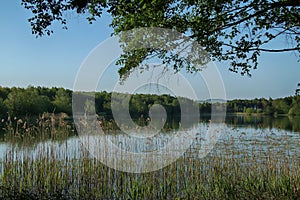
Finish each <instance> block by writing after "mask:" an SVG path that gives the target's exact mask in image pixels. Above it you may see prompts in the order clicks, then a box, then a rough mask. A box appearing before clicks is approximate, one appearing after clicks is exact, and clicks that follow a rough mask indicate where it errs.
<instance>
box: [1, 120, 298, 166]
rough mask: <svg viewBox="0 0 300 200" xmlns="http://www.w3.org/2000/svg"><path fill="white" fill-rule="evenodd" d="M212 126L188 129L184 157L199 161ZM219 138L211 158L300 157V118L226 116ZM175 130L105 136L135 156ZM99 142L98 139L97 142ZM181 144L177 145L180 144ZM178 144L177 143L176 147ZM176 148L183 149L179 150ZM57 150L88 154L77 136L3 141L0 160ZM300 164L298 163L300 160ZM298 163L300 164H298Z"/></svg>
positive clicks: (206, 123)
mask: <svg viewBox="0 0 300 200" xmlns="http://www.w3.org/2000/svg"><path fill="white" fill-rule="evenodd" d="M209 126H212V125H211V124H210V122H209V117H206V118H203V119H202V121H201V122H199V124H196V125H192V126H191V127H190V128H187V129H185V131H186V132H189V131H194V132H196V136H195V139H194V140H193V142H192V144H191V145H190V146H189V147H188V149H187V151H186V152H185V153H184V154H183V156H184V157H187V158H192V159H198V158H199V151H201V150H203V144H205V143H206V142H207V141H206V140H207V138H206V134H207V130H208V128H209ZM218 126H219V128H218V131H216V132H217V134H218V135H219V136H220V137H219V138H218V140H217V143H216V144H214V145H213V148H212V149H208V151H209V152H208V153H209V154H208V155H209V156H226V155H234V156H236V157H240V156H245V155H247V156H250V157H251V156H257V155H260V156H263V155H264V154H266V155H270V152H271V154H273V155H278V156H279V157H280V156H285V155H294V156H293V157H296V158H297V157H299V156H297V155H300V118H299V117H277V118H274V117H254V116H227V117H226V122H225V123H224V124H219V125H218ZM175 132H176V129H172V128H170V129H169V130H168V131H163V132H160V133H159V134H157V135H156V136H155V137H154V138H152V139H151V140H150V139H149V138H132V137H128V136H127V135H125V134H122V133H119V132H117V133H115V134H111V135H108V136H106V137H107V138H109V139H110V140H111V141H112V142H113V143H114V144H115V145H117V146H118V147H119V148H122V149H124V150H128V151H133V152H148V151H155V150H158V149H160V148H162V147H163V146H164V145H165V144H166V143H167V142H169V140H171V139H172V137H173V136H174V133H175ZM98 139H99V138H98ZM177 142H178V141H177ZM177 144H178V143H177ZM177 148H180V146H179V147H177ZM51 149H52V150H53V149H54V150H55V155H52V156H54V157H56V158H58V159H65V158H66V156H67V157H68V158H76V156H77V155H80V152H81V151H85V148H84V147H83V145H82V142H81V140H80V138H79V137H78V136H72V137H68V138H67V139H60V140H49V139H48V140H39V141H35V140H34V139H32V140H31V142H29V143H28V142H24V143H23V142H22V141H19V142H14V141H12V140H5V139H2V141H1V143H0V160H1V161H3V160H4V159H5V156H6V155H8V154H10V153H11V152H14V151H17V152H18V153H17V154H16V155H14V156H15V158H16V159H22V157H24V155H26V156H28V157H31V158H35V157H37V156H39V154H40V152H47V151H49V152H50V151H51ZM298 161H299V160H298ZM298 161H297V162H298Z"/></svg>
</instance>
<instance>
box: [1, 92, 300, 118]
mask: <svg viewBox="0 0 300 200" xmlns="http://www.w3.org/2000/svg"><path fill="white" fill-rule="evenodd" d="M72 94H73V93H72V91H71V90H68V89H64V88H56V87H53V88H45V87H28V88H26V89H24V88H16V87H13V88H7V87H0V116H1V117H5V116H7V115H10V116H26V115H27V116H35V115H39V114H42V113H44V112H50V113H53V112H54V113H61V112H63V113H66V114H68V115H71V114H72ZM92 95H93V96H95V109H96V113H97V114H105V115H108V116H110V115H112V111H111V98H112V93H108V92H105V91H104V92H96V93H93V94H92ZM123 95H124V98H122V94H119V95H118V97H119V99H118V101H119V102H118V103H116V104H114V106H115V109H116V110H122V109H126V106H127V105H125V102H126V101H124V99H125V97H126V95H125V94H123ZM86 96H91V93H86ZM87 99H88V98H87ZM84 103H86V102H84ZM155 104H159V105H162V106H163V107H164V109H165V110H166V112H167V116H168V118H176V117H178V116H180V115H181V112H182V111H181V108H180V104H181V106H185V107H188V106H186V105H192V106H190V107H188V109H199V111H200V113H210V112H211V103H210V101H206V102H198V103H196V102H194V101H192V100H190V99H187V98H183V97H174V96H171V95H167V94H164V95H155V94H135V95H132V96H131V98H130V101H129V112H130V114H131V116H132V117H133V118H136V117H141V116H143V117H145V118H146V117H148V115H149V109H150V108H151V107H152V106H153V105H155ZM220 104H221V103H220ZM226 104H227V105H226V106H227V112H228V113H247V114H252V113H259V114H266V115H275V114H289V115H300V95H295V96H290V97H285V98H278V99H272V98H269V99H265V98H260V99H258V98H255V99H252V100H243V99H236V100H231V101H227V103H226ZM85 106H86V105H85ZM188 109H186V110H185V112H187V113H189V111H188ZM182 114H185V113H182Z"/></svg>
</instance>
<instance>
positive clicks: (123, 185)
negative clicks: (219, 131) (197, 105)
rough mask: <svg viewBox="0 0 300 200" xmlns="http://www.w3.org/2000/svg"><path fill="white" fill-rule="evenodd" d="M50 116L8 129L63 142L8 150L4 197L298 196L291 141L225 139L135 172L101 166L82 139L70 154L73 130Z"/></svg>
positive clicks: (299, 164)
mask: <svg viewBox="0 0 300 200" xmlns="http://www.w3.org/2000/svg"><path fill="white" fill-rule="evenodd" d="M52 122H53V121H52ZM49 123H50V124H48V122H46V121H42V123H41V125H42V126H36V127H34V128H32V129H30V130H29V131H28V132H27V133H26V135H23V136H22V137H20V135H19V134H18V133H19V132H20V131H16V129H10V130H11V132H8V133H7V134H6V138H9V139H7V140H10V141H19V142H21V141H22V144H23V145H25V146H26V144H27V145H30V143H32V141H33V139H32V140H31V139H28V138H30V137H33V138H34V139H36V138H39V137H40V138H42V137H41V136H38V135H39V134H40V135H43V138H47V139H48V140H49V138H50V140H51V141H56V140H57V139H58V138H61V141H62V142H61V143H62V145H63V146H64V147H65V148H56V146H55V145H51V143H50V145H49V144H48V145H44V146H43V145H40V146H39V147H38V149H37V150H36V151H35V152H37V153H35V154H34V155H33V154H32V153H30V152H29V150H28V152H27V150H26V149H25V150H24V149H20V148H14V147H13V148H12V149H11V150H10V151H7V152H6V155H5V158H4V159H3V160H1V169H2V170H1V172H2V175H1V187H0V198H1V199H300V161H299V155H298V154H291V153H289V151H287V150H286V149H288V147H289V146H288V145H289V144H288V143H285V145H286V146H285V147H286V149H284V148H283V147H282V146H280V148H283V149H281V150H278V148H279V144H278V146H276V143H274V144H272V145H273V147H272V148H268V149H265V148H264V147H263V146H259V148H256V146H255V145H252V146H249V147H245V148H244V149H236V150H233V149H231V148H230V147H229V146H230V145H228V144H224V146H222V148H221V150H219V151H217V150H215V151H213V152H211V153H210V154H209V155H208V156H207V157H205V158H202V159H198V158H194V157H192V156H190V154H192V153H193V152H187V153H186V154H185V156H183V157H181V158H180V159H179V160H177V161H176V162H174V163H172V164H171V165H169V166H167V167H165V168H163V169H160V170H158V171H155V172H151V173H144V174H134V173H125V172H120V171H117V170H114V169H111V168H108V167H106V166H105V165H103V164H102V163H101V162H100V161H98V160H97V159H95V158H93V157H91V156H90V155H89V153H88V152H87V151H86V149H85V148H84V147H83V146H82V145H81V144H78V146H77V149H76V150H69V151H72V152H71V155H72V156H70V154H68V153H66V152H65V151H66V149H68V143H67V142H63V141H64V140H63V139H62V138H65V137H68V136H69V133H68V131H71V132H72V130H71V129H70V127H68V128H67V125H66V124H63V123H62V124H58V125H57V124H56V125H55V126H54V124H51V120H50V122H49ZM48 125H49V126H48ZM12 130H14V131H12ZM61 134H62V135H63V136H62V135H61ZM59 135H60V136H59ZM40 141H43V140H42V139H41V140H40ZM230 142H233V143H234V141H230ZM267 142H272V141H267ZM12 146H14V145H12ZM191 151H193V150H191Z"/></svg>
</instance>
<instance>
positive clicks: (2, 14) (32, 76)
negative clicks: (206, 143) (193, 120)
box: [0, 0, 300, 99]
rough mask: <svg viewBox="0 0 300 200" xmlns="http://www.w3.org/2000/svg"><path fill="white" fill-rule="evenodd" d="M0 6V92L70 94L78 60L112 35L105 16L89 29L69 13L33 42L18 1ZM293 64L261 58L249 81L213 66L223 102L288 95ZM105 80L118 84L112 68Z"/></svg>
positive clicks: (297, 76) (296, 67) (289, 56)
mask: <svg viewBox="0 0 300 200" xmlns="http://www.w3.org/2000/svg"><path fill="white" fill-rule="evenodd" d="M1 4H2V5H1V7H0V27H1V33H0V34H1V35H0V36H1V37H0V44H1V45H0V52H1V53H0V86H8V87H12V86H17V87H27V86H29V85H33V86H46V87H52V86H57V87H65V88H69V89H72V88H73V84H74V81H75V78H76V74H77V71H78V70H79V67H80V65H81V63H82V62H83V60H84V59H85V58H86V57H87V55H88V54H89V52H90V51H91V50H92V49H93V48H94V47H96V46H97V45H98V44H99V43H100V42H102V41H104V40H105V39H107V38H109V37H110V34H111V33H112V29H111V28H110V27H109V23H110V20H111V19H110V16H108V15H104V16H103V17H102V18H101V19H99V20H97V21H96V22H95V23H94V24H92V25H90V24H88V22H87V21H86V20H85V18H84V17H83V16H79V15H77V14H76V13H69V14H68V16H67V20H68V30H67V31H66V30H62V29H61V28H60V27H59V26H57V27H54V31H55V32H54V34H53V35H52V36H50V37H48V36H44V37H42V38H36V37H35V36H34V35H32V34H31V28H30V25H29V23H28V22H27V19H28V18H29V17H30V16H31V13H30V12H29V11H27V10H25V9H24V8H23V7H22V6H21V3H20V1H13V0H2V1H1ZM280 42H284V41H280ZM280 42H279V43H280ZM298 59H299V58H298V57H296V56H295V55H294V54H293V53H282V54H262V56H261V57H260V59H259V66H258V69H257V70H253V71H252V77H251V78H249V77H247V76H241V75H240V74H235V73H232V72H229V70H228V68H226V67H224V65H223V64H222V63H216V65H217V67H218V68H219V70H220V72H221V75H222V78H223V81H224V84H225V89H226V95H227V98H228V99H234V98H248V99H249V98H255V97H258V98H260V97H265V98H269V97H272V98H278V97H284V96H290V95H293V94H294V90H295V89H296V85H297V83H298V82H300V63H299V62H297V60H298ZM110 78H111V79H112V80H117V78H118V76H117V73H116V70H115V69H113V68H112V69H111V70H110ZM199 84H200V83H199ZM104 89H105V86H104Z"/></svg>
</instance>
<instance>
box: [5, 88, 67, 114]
mask: <svg viewBox="0 0 300 200" xmlns="http://www.w3.org/2000/svg"><path fill="white" fill-rule="evenodd" d="M71 95H72V92H71V90H67V89H64V88H56V87H53V88H45V87H28V88H26V89H24V88H16V87H12V88H6V87H0V116H2V117H4V116H7V115H10V116H26V115H32V116H34V115H39V114H42V113H44V112H51V113H52V112H54V113H59V112H64V113H67V114H69V115H70V114H71V113H72V105H71V97H72V96H71Z"/></svg>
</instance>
